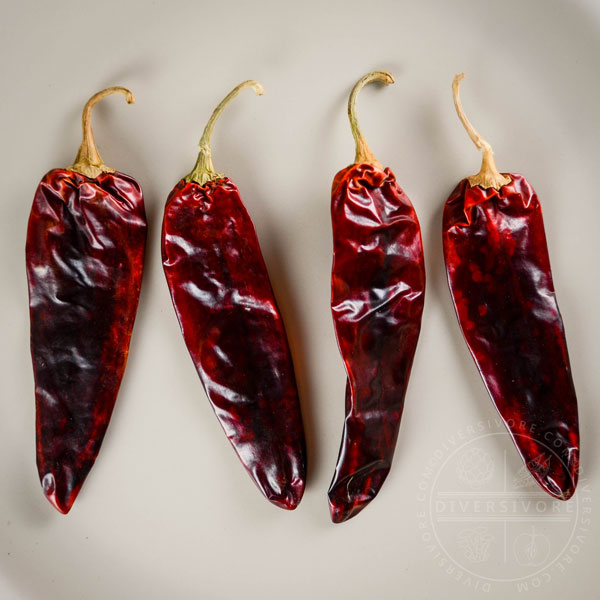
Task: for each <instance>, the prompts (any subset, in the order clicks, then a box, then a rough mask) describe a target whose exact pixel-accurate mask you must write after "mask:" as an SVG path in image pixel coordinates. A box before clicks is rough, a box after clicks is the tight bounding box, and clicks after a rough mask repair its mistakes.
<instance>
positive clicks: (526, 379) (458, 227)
mask: <svg viewBox="0 0 600 600" xmlns="http://www.w3.org/2000/svg"><path fill="white" fill-rule="evenodd" d="M462 77H463V76H462V75H459V76H457V77H456V78H455V82H454V85H453V87H454V94H455V103H456V105H457V111H458V113H459V117H460V118H461V120H462V121H463V123H464V124H465V127H466V128H467V131H468V132H469V135H471V138H472V139H473V140H474V141H476V143H477V141H479V142H480V144H481V145H480V146H478V147H481V148H483V150H484V159H483V163H482V170H481V171H480V173H479V174H478V175H476V176H473V177H470V178H467V179H464V180H462V181H461V182H460V183H459V184H458V186H457V187H456V188H455V190H454V191H453V192H452V194H451V195H450V197H449V198H448V200H447V202H446V204H445V207H444V215H443V248H444V258H445V262H446V269H447V274H448V283H449V286H450V292H451V295H452V299H453V302H454V306H455V309H456V314H457V316H458V320H459V323H460V326H461V329H462V332H463V335H464V338H465V341H466V343H467V346H468V347H469V350H470V352H471V354H472V356H473V358H474V360H475V363H476V365H477V368H478V370H479V372H480V374H481V376H482V378H483V381H484V383H485V385H486V388H487V390H488V392H489V394H490V396H491V398H492V401H493V402H494V405H495V406H496V408H497V410H498V412H499V414H500V416H501V417H502V419H503V420H504V423H505V424H506V427H507V429H508V431H509V433H510V434H511V436H512V439H513V441H514V443H515V445H516V447H517V450H518V451H519V453H520V455H521V457H522V459H523V461H524V462H525V465H526V467H527V469H528V470H529V472H530V473H531V475H532V477H533V478H534V480H535V481H536V482H537V483H538V484H539V485H540V486H541V487H542V488H543V489H544V490H545V491H546V492H547V493H548V494H550V495H551V496H553V497H555V498H558V499H561V500H567V499H568V498H570V497H571V496H572V495H573V493H574V492H575V487H576V485H577V478H578V468H579V421H578V411H577V397H576V395H575V388H574V385H573V378H572V374H571V366H570V363H569V356H568V351H567V343H566V338H565V331H564V326H563V322H562V318H561V315H560V311H559V309H558V304H557V301H556V295H555V291H554V285H553V280H552V271H551V268H550V260H549V257H548V248H547V244H546V235H545V230H544V222H543V218H542V209H541V206H540V202H539V200H538V197H537V195H536V193H535V191H534V190H533V188H532V186H531V185H530V184H529V182H528V181H527V180H526V179H525V177H523V176H522V175H518V174H514V173H503V174H500V173H498V171H497V169H496V167H495V164H494V162H493V158H492V153H491V147H489V144H487V142H485V140H483V139H482V138H481V137H480V136H479V134H477V132H475V131H474V129H473V128H472V125H470V123H469V122H468V120H467V119H466V117H465V116H464V113H463V111H462V107H461V105H460V100H459V97H458V86H459V83H460V80H461V79H462ZM465 122H466V123H465Z"/></svg>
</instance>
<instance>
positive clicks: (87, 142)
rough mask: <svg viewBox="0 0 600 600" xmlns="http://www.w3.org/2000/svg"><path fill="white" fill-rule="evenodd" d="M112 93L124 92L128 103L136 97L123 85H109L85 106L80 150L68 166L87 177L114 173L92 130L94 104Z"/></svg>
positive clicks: (82, 117) (92, 177) (70, 169)
mask: <svg viewBox="0 0 600 600" xmlns="http://www.w3.org/2000/svg"><path fill="white" fill-rule="evenodd" d="M110 94H123V95H124V96H125V99H126V100H127V104H133V103H134V102H135V97H134V95H133V92H131V90H128V89H127V88H124V87H121V86H115V87H109V88H106V89H105V90H102V91H100V92H98V93H97V94H94V95H93V96H92V97H91V98H90V99H89V100H88V101H87V102H86V104H85V106H84V107H83V114H82V116H81V124H82V128H83V140H82V142H81V146H80V147H79V152H78V153H77V156H76V157H75V162H74V163H73V164H72V165H71V166H69V167H67V169H69V171H75V172H76V173H81V174H82V175H85V176H86V177H90V178H91V179H94V178H96V177H98V175H100V173H113V172H114V169H111V168H110V167H108V166H107V165H105V164H104V163H103V162H102V158H101V157H100V154H99V153H98V148H97V147H96V142H95V140H94V133H93V131H92V108H94V105H95V104H96V103H97V102H99V101H100V100H102V98H105V97H106V96H109V95H110Z"/></svg>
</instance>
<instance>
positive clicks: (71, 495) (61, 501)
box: [41, 473, 79, 515]
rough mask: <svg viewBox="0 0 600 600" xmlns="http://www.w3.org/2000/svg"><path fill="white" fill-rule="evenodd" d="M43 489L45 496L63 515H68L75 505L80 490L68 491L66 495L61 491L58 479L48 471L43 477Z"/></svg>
mask: <svg viewBox="0 0 600 600" xmlns="http://www.w3.org/2000/svg"><path fill="white" fill-rule="evenodd" d="M41 483H42V490H43V492H44V496H46V498H47V500H48V502H50V504H52V506H54V508H56V510H57V511H58V512H60V513H62V514H63V515H66V514H67V513H68V512H69V511H70V510H71V507H72V506H73V503H74V502H75V498H76V497H77V494H78V492H79V490H71V491H70V492H67V493H66V495H65V494H62V493H60V491H59V489H58V487H59V486H57V483H56V479H55V477H54V475H53V474H52V473H46V474H45V475H44V476H43V477H42V481H41Z"/></svg>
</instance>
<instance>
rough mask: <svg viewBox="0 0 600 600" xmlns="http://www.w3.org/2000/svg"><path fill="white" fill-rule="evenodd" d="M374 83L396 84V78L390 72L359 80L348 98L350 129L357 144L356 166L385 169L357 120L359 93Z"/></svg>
mask: <svg viewBox="0 0 600 600" xmlns="http://www.w3.org/2000/svg"><path fill="white" fill-rule="evenodd" d="M373 81H380V82H381V83H385V85H390V83H394V76H393V75H392V74H391V73H389V72H388V71H372V72H371V73H368V74H367V75H365V76H364V77H362V78H361V79H359V80H358V81H357V82H356V85H355V86H354V87H353V88H352V91H351V92H350V97H349V98H348V118H349V119H350V128H351V129H352V135H353V136H354V142H355V143H356V155H355V157H354V164H371V165H375V166H376V167H378V168H380V169H383V165H382V164H381V163H380V162H379V161H378V160H377V159H376V158H375V156H374V155H373V152H371V149H370V148H369V145H368V144H367V142H366V141H365V138H364V137H363V134H362V132H361V130H360V127H359V125H358V119H357V118H356V97H357V96H358V92H360V90H362V88H363V87H365V85H367V84H369V83H372V82H373Z"/></svg>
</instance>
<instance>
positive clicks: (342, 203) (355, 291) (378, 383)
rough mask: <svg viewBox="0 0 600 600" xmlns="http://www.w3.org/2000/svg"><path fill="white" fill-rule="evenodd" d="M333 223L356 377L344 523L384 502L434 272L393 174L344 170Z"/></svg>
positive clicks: (341, 464)
mask: <svg viewBox="0 0 600 600" xmlns="http://www.w3.org/2000/svg"><path fill="white" fill-rule="evenodd" d="M331 220H332V225H333V255H334V259H333V268H332V294H331V308H332V315H333V321H334V326H335V333H336V337H337V341H338V346H339V349H340V352H341V355H342V358H343V360H344V365H345V368H346V373H347V375H348V380H347V385H346V419H345V422H344V431H343V436H342V442H341V448H340V453H339V457H338V462H337V466H336V470H335V474H334V477H333V481H332V483H331V486H330V488H329V492H328V495H329V508H330V512H331V518H332V520H333V521H334V522H336V523H339V522H342V521H345V520H347V519H349V518H351V517H353V516H355V515H356V514H358V513H359V512H360V511H361V510H362V509H363V508H364V507H365V506H366V505H367V504H368V503H369V502H370V501H371V500H372V499H373V498H374V497H375V496H376V495H377V493H378V492H379V490H380V488H381V486H382V485H383V482H384V481H385V479H386V477H387V475H388V473H389V471H390V467H391V464H392V458H393V456H394V450H395V447H396V440H397V437H398V431H399V428H400V419H401V416H402V410H403V408H404V397H405V394H406V388H407V385H408V379H409V376H410V371H411V367H412V363H413V358H414V354H415V350H416V346H417V341H418V338H419V332H420V328H421V315H422V312H423V302H424V298H425V266H424V260H423V244H422V241H421V230H420V227H419V221H418V220H417V216H416V214H415V211H414V209H413V207H412V204H411V203H410V200H409V199H408V197H407V196H406V194H405V193H404V192H403V191H402V189H401V188H400V186H399V185H398V184H397V182H396V178H395V177H394V174H393V173H392V172H391V171H390V170H389V169H385V170H384V171H383V170H381V169H379V168H377V167H375V166H373V165H370V164H355V165H351V166H349V167H347V168H346V169H343V170H342V171H340V172H339V173H338V174H337V175H336V177H335V179H334V181H333V187H332V203H331Z"/></svg>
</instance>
